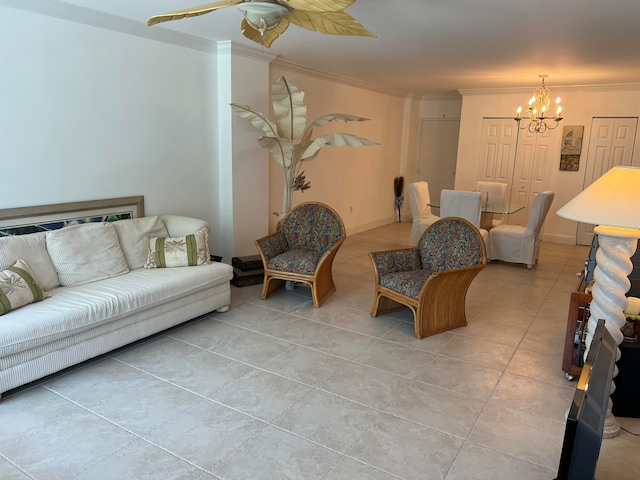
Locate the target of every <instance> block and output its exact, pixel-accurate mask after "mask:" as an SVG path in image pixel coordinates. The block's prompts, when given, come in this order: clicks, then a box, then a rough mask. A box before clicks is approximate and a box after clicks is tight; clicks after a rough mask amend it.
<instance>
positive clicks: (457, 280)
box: [369, 217, 487, 338]
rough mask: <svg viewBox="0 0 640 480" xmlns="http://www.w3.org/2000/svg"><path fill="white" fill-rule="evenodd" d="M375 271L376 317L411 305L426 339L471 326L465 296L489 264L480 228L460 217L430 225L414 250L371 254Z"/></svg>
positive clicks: (418, 334) (417, 328)
mask: <svg viewBox="0 0 640 480" xmlns="http://www.w3.org/2000/svg"><path fill="white" fill-rule="evenodd" d="M369 257H370V258H371V261H372V262H373V268H374V270H375V281H376V290H375V299H374V301H373V307H372V308H371V315H372V316H374V317H375V316H377V315H378V314H380V313H386V312H388V311H392V310H398V309H400V308H404V307H409V308H410V309H411V311H412V312H413V320H414V327H415V334H416V337H417V338H423V337H426V336H429V335H434V334H436V333H440V332H444V331H446V330H451V329H453V328H457V327H461V326H464V325H466V324H467V318H466V314H465V298H466V295H467V290H468V289H469V286H470V285H471V282H472V281H473V279H474V278H475V277H476V275H478V273H479V272H480V270H482V269H483V268H484V267H485V266H486V264H487V252H486V248H485V244H484V240H483V239H482V236H481V235H480V232H479V231H478V229H477V228H476V227H475V226H474V225H472V224H471V223H470V222H468V221H467V220H465V219H463V218H459V217H447V218H442V219H440V220H438V221H437V222H435V223H433V224H432V225H431V226H429V227H428V228H427V229H426V230H425V232H424V233H423V234H422V236H421V237H420V240H419V241H418V245H417V246H416V247H413V248H403V249H397V250H387V251H380V252H370V253H369Z"/></svg>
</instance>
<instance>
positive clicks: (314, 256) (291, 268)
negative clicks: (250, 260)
mask: <svg viewBox="0 0 640 480" xmlns="http://www.w3.org/2000/svg"><path fill="white" fill-rule="evenodd" d="M320 257H321V255H320V254H319V253H318V252H314V251H309V250H300V249H295V250H288V251H286V252H284V253H281V254H280V255H277V256H276V257H274V258H272V259H271V260H269V268H271V269H273V270H280V271H281V272H297V273H304V274H306V275H313V272H315V271H316V266H317V265H318V261H319V260H320Z"/></svg>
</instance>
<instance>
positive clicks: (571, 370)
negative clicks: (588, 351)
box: [562, 274, 591, 380]
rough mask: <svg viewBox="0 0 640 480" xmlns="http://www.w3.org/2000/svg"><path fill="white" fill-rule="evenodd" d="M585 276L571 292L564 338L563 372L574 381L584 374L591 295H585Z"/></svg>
mask: <svg viewBox="0 0 640 480" xmlns="http://www.w3.org/2000/svg"><path fill="white" fill-rule="evenodd" d="M585 286H586V283H585V278H584V274H583V275H582V276H581V277H580V281H579V283H578V287H577V288H576V290H575V291H573V292H571V298H570V300H569V313H568V314H567V330H566V333H565V338H564V354H563V356H562V371H563V372H564V374H565V376H566V377H567V379H568V380H573V379H574V378H575V377H577V376H579V375H580V372H582V365H583V363H584V361H583V355H584V348H585V347H584V337H585V330H586V326H587V321H588V319H589V303H590V302H591V295H590V294H588V293H585V291H584V290H585Z"/></svg>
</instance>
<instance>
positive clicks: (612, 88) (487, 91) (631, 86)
mask: <svg viewBox="0 0 640 480" xmlns="http://www.w3.org/2000/svg"><path fill="white" fill-rule="evenodd" d="M539 86H540V85H532V86H531V87H512V88H477V89H464V90H458V92H459V93H460V95H462V96H463V97H464V96H473V95H499V94H508V93H518V94H521V93H524V94H527V95H530V94H531V91H532V90H533V89H535V88H538V87H539ZM547 87H549V88H552V89H553V90H554V91H556V90H560V91H562V92H619V91H621V90H640V83H611V84H605V85H547Z"/></svg>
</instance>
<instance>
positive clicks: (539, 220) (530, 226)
mask: <svg viewBox="0 0 640 480" xmlns="http://www.w3.org/2000/svg"><path fill="white" fill-rule="evenodd" d="M553 196H554V194H553V192H551V191H545V192H540V193H539V194H538V195H537V196H536V198H535V199H534V200H533V207H532V208H531V213H530V214H529V220H528V221H527V226H526V227H523V226H520V225H498V226H497V227H495V228H492V229H491V230H490V231H489V255H488V257H489V259H491V260H502V261H505V262H512V263H524V264H526V265H527V268H529V269H531V267H532V266H533V265H535V264H536V263H538V253H539V251H540V232H541V231H542V224H543V223H544V219H545V218H546V216H547V213H548V212H549V208H551V203H552V202H553Z"/></svg>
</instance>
